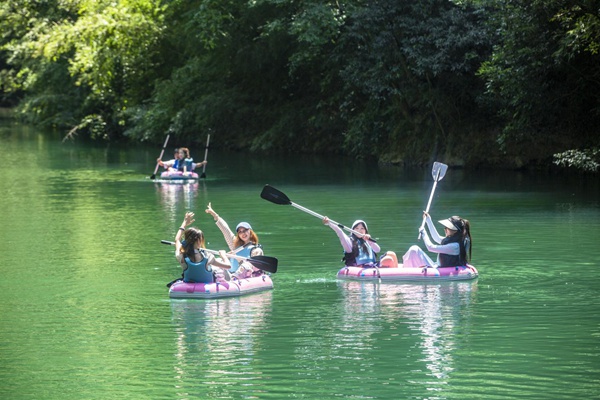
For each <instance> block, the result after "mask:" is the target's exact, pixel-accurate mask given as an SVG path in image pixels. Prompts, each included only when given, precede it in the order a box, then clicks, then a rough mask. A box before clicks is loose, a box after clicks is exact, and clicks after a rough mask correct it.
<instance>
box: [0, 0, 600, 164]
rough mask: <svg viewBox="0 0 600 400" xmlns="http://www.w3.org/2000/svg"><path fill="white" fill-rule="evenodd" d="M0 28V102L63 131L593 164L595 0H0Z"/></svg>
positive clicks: (371, 153)
mask: <svg viewBox="0 0 600 400" xmlns="http://www.w3.org/2000/svg"><path fill="white" fill-rule="evenodd" d="M0 29H1V32H2V36H1V37H0V86H1V87H2V98H1V99H0V102H1V103H0V104H2V105H4V106H9V107H15V112H16V115H18V116H19V117H21V118H23V119H25V120H27V121H30V122H33V123H36V124H40V125H43V126H50V127H53V128H55V129H59V130H62V131H63V132H65V136H67V137H73V136H75V135H85V136H89V137H92V138H97V139H104V140H131V141H155V142H160V141H162V139H163V137H164V135H165V133H167V132H168V133H170V134H171V135H175V136H176V137H177V138H178V140H179V141H180V142H200V143H201V142H203V141H204V139H205V137H206V133H207V132H209V131H210V132H211V133H212V134H213V136H212V137H211V139H212V141H213V142H214V144H215V145H217V146H222V147H228V148H232V149H240V150H241V149H244V150H250V151H256V152H258V151H262V152H291V151H293V152H305V153H309V152H321V153H344V154H348V155H352V156H354V157H359V158H366V157H374V158H376V159H378V160H380V161H383V162H398V163H406V164H419V163H426V162H430V161H432V160H433V159H443V160H445V161H446V162H448V163H449V164H452V165H464V166H480V165H484V166H485V165H496V164H497V165H508V166H513V167H515V166H516V167H520V166H527V165H546V166H547V165H551V164H552V162H554V163H555V164H557V165H561V166H573V167H577V168H581V169H585V170H589V171H597V170H598V163H599V161H600V160H598V157H599V153H600V152H599V151H598V149H599V148H600V143H599V138H600V135H599V132H598V130H599V129H600V128H599V127H600V90H599V89H600V87H599V85H600V55H599V51H600V7H599V6H598V3H597V1H589V0H588V1H573V2H564V1H559V0H531V1H521V0H491V1H489V0H486V1H482V0H454V1H450V0H413V1H406V0H378V1H373V2H366V1H364V0H350V1H346V2H339V1H316V0H299V1H293V2H292V1H284V0H253V1H249V2H239V1H232V0H185V1H184V0H162V1H161V0H111V1H106V0H61V1H36V0H5V1H4V2H2V4H0ZM213 138H214V139H213Z"/></svg>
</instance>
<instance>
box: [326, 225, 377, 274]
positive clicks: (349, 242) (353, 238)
mask: <svg viewBox="0 0 600 400" xmlns="http://www.w3.org/2000/svg"><path fill="white" fill-rule="evenodd" d="M323 224H324V225H327V226H329V227H330V228H331V229H333V230H334V231H335V233H336V234H337V235H338V238H339V239H340V243H341V244H342V247H343V248H344V258H342V261H344V263H345V264H346V266H347V267H351V266H362V267H365V268H367V267H375V266H377V264H376V263H377V253H378V252H379V251H381V248H380V247H379V245H378V244H377V243H375V242H373V241H370V240H369V239H371V235H369V228H368V227H367V223H366V222H365V221H363V220H362V219H357V220H356V221H354V223H353V224H352V230H354V231H356V232H358V233H360V234H361V235H356V234H355V233H351V234H350V235H346V234H345V233H344V231H342V229H341V228H340V227H339V226H337V225H336V224H334V223H332V222H331V221H330V220H329V218H327V217H325V218H323Z"/></svg>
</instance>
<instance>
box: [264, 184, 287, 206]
mask: <svg viewBox="0 0 600 400" xmlns="http://www.w3.org/2000/svg"><path fill="white" fill-rule="evenodd" d="M260 197H262V198H263V199H265V200H267V201H270V202H271V203H275V204H280V205H290V204H292V202H291V200H290V199H289V197H287V196H286V195H285V193H283V192H281V191H279V190H277V189H275V188H274V187H273V186H271V185H265V187H264V188H263V190H262V192H260Z"/></svg>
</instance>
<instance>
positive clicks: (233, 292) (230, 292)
mask: <svg viewBox="0 0 600 400" xmlns="http://www.w3.org/2000/svg"><path fill="white" fill-rule="evenodd" d="M270 289H273V281H272V280H271V277H270V276H269V275H266V274H264V275H260V276H256V277H252V278H246V279H239V280H238V279H232V280H231V281H222V282H216V283H187V282H183V281H177V282H175V283H174V284H172V285H171V287H170V288H169V297H171V298H172V299H212V298H218V297H235V296H242V295H245V294H249V293H256V292H262V291H265V290H270Z"/></svg>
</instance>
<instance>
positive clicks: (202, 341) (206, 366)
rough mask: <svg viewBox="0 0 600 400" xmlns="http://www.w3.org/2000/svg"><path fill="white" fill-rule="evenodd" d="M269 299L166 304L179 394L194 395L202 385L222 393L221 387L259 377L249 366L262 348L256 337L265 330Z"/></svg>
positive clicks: (269, 296) (261, 295) (262, 296)
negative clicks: (172, 328) (172, 336)
mask: <svg viewBox="0 0 600 400" xmlns="http://www.w3.org/2000/svg"><path fill="white" fill-rule="evenodd" d="M272 298H273V293H272V292H271V291H269V292H263V293H257V294H253V295H248V296H242V297H235V298H227V299H212V300H171V310H172V323H173V325H174V328H175V333H176V340H175V354H174V356H175V360H174V363H173V366H174V369H175V371H174V372H175V379H176V380H177V383H178V386H179V388H181V389H182V390H185V391H187V390H198V389H199V385H198V384H199V382H200V381H204V383H205V384H206V385H207V386H206V387H204V389H206V388H207V387H208V386H211V387H221V388H222V389H220V390H226V389H225V388H223V386H226V385H227V384H229V383H232V382H234V381H237V380H240V381H247V380H248V379H252V378H253V377H255V376H259V375H260V374H261V370H260V368H255V367H254V365H253V363H254V361H255V357H256V354H257V352H258V351H260V350H261V349H262V348H263V347H264V346H266V344H264V343H263V340H264V338H263V335H261V332H265V331H267V328H268V326H269V317H270V315H271V302H272ZM234 366H235V368H234ZM234 370H235V373H232V372H234ZM224 371H227V373H224ZM201 377H202V378H201ZM245 383H246V384H248V383H249V382H245ZM187 394H189V393H187V392H186V393H181V395H182V396H186V395H187Z"/></svg>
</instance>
